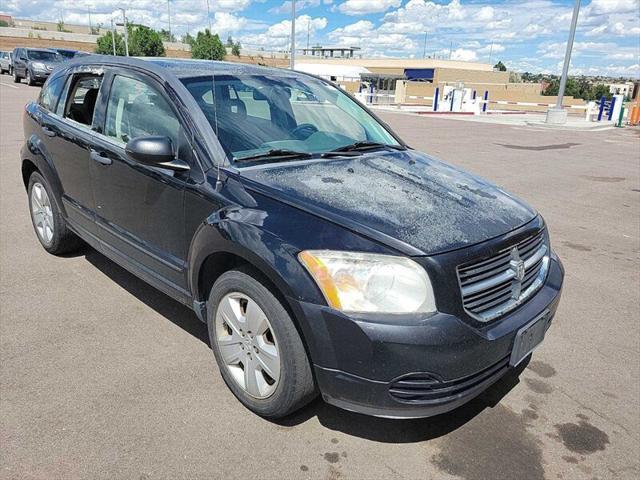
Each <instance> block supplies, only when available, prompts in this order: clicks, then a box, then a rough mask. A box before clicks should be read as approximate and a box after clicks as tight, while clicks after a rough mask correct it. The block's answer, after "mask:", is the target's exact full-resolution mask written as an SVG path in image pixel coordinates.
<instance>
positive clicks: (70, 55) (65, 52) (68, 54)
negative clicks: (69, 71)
mask: <svg viewBox="0 0 640 480" xmlns="http://www.w3.org/2000/svg"><path fill="white" fill-rule="evenodd" d="M58 54H60V55H61V56H63V57H64V58H73V57H75V56H76V52H74V51H73V50H58Z"/></svg>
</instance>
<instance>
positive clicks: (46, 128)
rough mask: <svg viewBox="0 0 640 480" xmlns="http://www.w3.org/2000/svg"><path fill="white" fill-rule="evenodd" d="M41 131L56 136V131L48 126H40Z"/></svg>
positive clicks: (49, 135) (48, 135)
mask: <svg viewBox="0 0 640 480" xmlns="http://www.w3.org/2000/svg"><path fill="white" fill-rule="evenodd" d="M42 133H44V134H45V135H46V136H47V137H55V136H56V132H55V131H53V130H51V129H50V128H49V127H42Z"/></svg>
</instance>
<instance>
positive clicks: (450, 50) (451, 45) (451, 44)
mask: <svg viewBox="0 0 640 480" xmlns="http://www.w3.org/2000/svg"><path fill="white" fill-rule="evenodd" d="M452 50H453V40H451V43H450V44H449V60H451V52H452Z"/></svg>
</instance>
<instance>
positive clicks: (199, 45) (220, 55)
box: [191, 29, 227, 60]
mask: <svg viewBox="0 0 640 480" xmlns="http://www.w3.org/2000/svg"><path fill="white" fill-rule="evenodd" d="M226 53H227V52H226V50H225V48H224V45H223V44H222V42H221V41H220V37H219V36H218V34H215V35H214V34H212V33H211V32H210V31H209V29H205V31H204V32H202V31H200V32H198V35H196V38H195V40H194V41H193V43H192V44H191V57H192V58H200V59H205V60H223V59H224V57H225V54H226Z"/></svg>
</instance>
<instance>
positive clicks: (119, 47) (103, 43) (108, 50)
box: [95, 31, 125, 56]
mask: <svg viewBox="0 0 640 480" xmlns="http://www.w3.org/2000/svg"><path fill="white" fill-rule="evenodd" d="M115 41H116V55H120V56H124V54H125V49H124V37H123V36H122V35H120V34H119V33H118V32H116V34H115ZM95 52H96V53H99V54H102V55H113V42H112V39H111V31H109V32H106V33H105V34H104V35H101V36H100V37H98V39H97V40H96V49H95Z"/></svg>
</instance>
